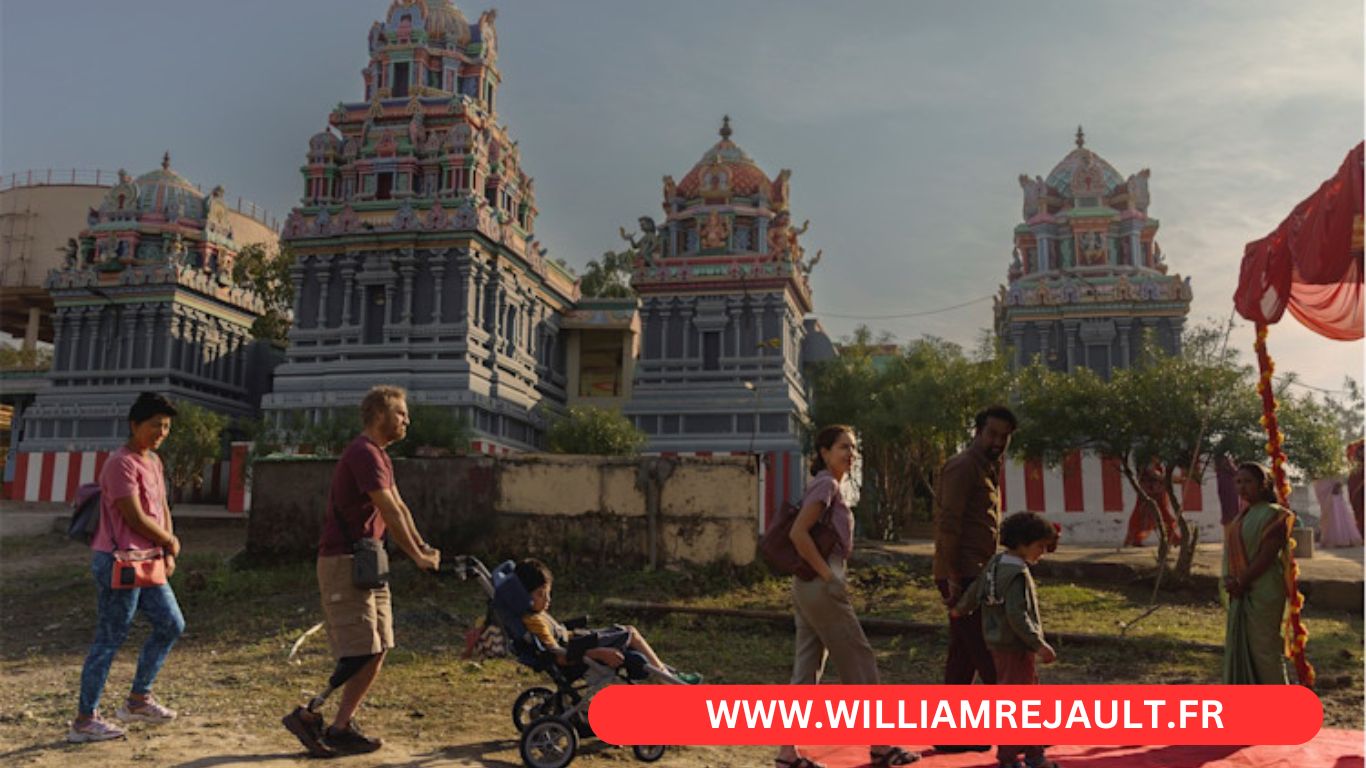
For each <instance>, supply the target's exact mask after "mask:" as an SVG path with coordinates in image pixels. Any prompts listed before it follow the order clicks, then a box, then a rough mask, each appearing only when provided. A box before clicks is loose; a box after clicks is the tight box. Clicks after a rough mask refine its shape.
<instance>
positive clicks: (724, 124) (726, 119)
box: [721, 115, 731, 139]
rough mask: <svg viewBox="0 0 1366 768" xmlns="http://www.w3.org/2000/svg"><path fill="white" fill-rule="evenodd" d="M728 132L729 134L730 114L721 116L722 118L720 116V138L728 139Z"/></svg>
mask: <svg viewBox="0 0 1366 768" xmlns="http://www.w3.org/2000/svg"><path fill="white" fill-rule="evenodd" d="M730 134H731V130H730V115H724V116H722V118H721V138H722V139H729V138H730Z"/></svg>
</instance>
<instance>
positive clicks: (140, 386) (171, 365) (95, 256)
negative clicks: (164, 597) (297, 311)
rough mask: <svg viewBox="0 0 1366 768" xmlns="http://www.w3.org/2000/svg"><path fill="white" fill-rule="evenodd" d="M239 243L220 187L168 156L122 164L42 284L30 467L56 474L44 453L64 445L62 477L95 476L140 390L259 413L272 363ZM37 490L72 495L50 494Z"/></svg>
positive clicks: (27, 431)
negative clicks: (192, 175) (45, 362)
mask: <svg viewBox="0 0 1366 768" xmlns="http://www.w3.org/2000/svg"><path fill="white" fill-rule="evenodd" d="M238 248H239V245H238V242H237V240H236V239H235V238H234V217H233V216H232V212H231V210H230V209H229V208H228V206H227V204H226V202H225V200H224V197H223V189H222V187H216V188H215V189H214V190H213V191H212V192H211V193H210V194H208V195H205V194H203V193H202V192H200V191H199V190H198V189H197V188H196V187H195V186H194V185H193V184H191V183H190V182H189V181H188V180H186V179H185V177H183V176H181V175H180V174H178V173H176V172H175V171H174V170H172V169H171V163H170V155H169V154H168V155H166V156H165V157H164V158H163V159H162V162H161V167H160V168H158V169H156V170H153V171H151V172H150V173H146V174H143V175H141V176H139V177H137V178H136V179H134V178H132V177H130V176H129V175H128V174H127V173H125V172H123V171H119V174H118V184H116V185H115V186H114V187H113V188H112V189H110V190H109V192H108V193H107V194H106V195H105V196H104V200H103V202H101V203H100V206H99V208H98V209H91V211H90V215H89V219H88V226H87V228H86V229H85V230H84V231H82V232H81V233H80V235H79V237H77V238H75V239H74V240H73V241H72V243H71V244H70V246H69V248H68V250H67V254H66V262H65V264H64V266H63V267H62V268H61V269H57V270H54V271H53V272H52V273H51V274H50V275H49V277H48V279H47V282H46V288H47V289H48V290H49V291H50V292H51V294H52V302H53V305H54V314H53V332H54V343H53V361H52V368H51V370H50V371H49V372H48V382H49V384H48V387H47V388H46V389H44V390H43V391H41V392H39V393H38V395H37V397H36V398H35V400H34V403H33V405H32V406H30V407H29V408H28V409H26V410H25V411H24V414H23V419H24V438H23V440H22V442H20V444H19V451H20V457H21V465H22V466H21V470H20V471H21V473H22V472H23V467H39V466H42V467H43V470H42V471H41V472H38V474H39V475H42V474H44V473H47V472H48V471H49V470H48V469H47V467H48V466H49V465H52V462H51V461H49V462H47V463H43V457H41V456H38V455H37V454H42V453H55V454H59V456H58V463H59V464H61V465H62V466H60V467H54V468H53V469H52V470H51V472H52V473H54V474H59V475H60V476H61V480H60V481H61V482H63V483H69V484H70V485H71V487H72V488H74V487H75V484H76V483H77V482H78V481H79V482H88V481H90V478H92V477H93V473H94V469H95V461H96V460H97V454H99V455H100V456H101V457H102V454H103V452H106V451H109V450H112V449H114V448H117V447H118V446H120V445H122V444H123V442H124V441H125V440H127V438H128V423H127V417H128V407H129V405H131V404H132V402H133V400H134V399H136V398H137V395H138V393H139V392H141V391H144V390H152V391H157V392H161V393H163V394H165V395H168V396H169V397H171V398H173V399H176V400H181V401H189V402H193V403H195V404H197V405H201V406H203V407H206V408H209V409H211V410H214V411H217V412H219V413H222V414H225V415H228V416H232V417H241V418H250V417H252V416H254V415H255V412H256V404H257V402H258V401H259V399H260V397H261V393H262V392H263V391H264V389H265V388H266V387H267V385H268V384H269V364H270V361H269V354H268V350H267V349H265V348H264V347H262V346H260V345H258V344H256V343H255V342H253V340H252V337H251V324H252V321H254V320H255V319H256V318H257V317H258V316H259V315H260V314H261V313H262V312H263V311H264V307H263V306H262V303H261V300H260V299H259V298H258V297H257V296H256V294H255V293H254V292H252V291H251V290H249V289H247V288H243V287H239V286H237V285H234V284H233V281H232V267H233V260H234V259H235V258H236V256H237V252H238ZM83 452H88V453H84V455H86V456H88V457H89V458H88V459H87V460H86V461H87V462H88V466H81V461H82V455H83ZM73 457H74V458H73ZM71 462H76V464H77V466H78V469H77V470H76V471H75V472H72V471H71V466H70V465H71ZM50 482H51V481H49V484H50ZM29 485H30V486H31V490H33V491H35V492H36V490H37V486H36V484H29ZM20 498H28V496H25V495H21V496H20ZM33 498H39V497H36V496H34V497H33ZM42 498H43V500H45V501H46V500H50V499H51V500H61V499H63V498H66V496H64V495H62V494H57V493H53V492H51V490H50V489H49V493H48V494H47V495H45V496H43V497H42Z"/></svg>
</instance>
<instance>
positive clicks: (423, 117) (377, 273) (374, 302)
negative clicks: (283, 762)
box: [264, 0, 578, 452]
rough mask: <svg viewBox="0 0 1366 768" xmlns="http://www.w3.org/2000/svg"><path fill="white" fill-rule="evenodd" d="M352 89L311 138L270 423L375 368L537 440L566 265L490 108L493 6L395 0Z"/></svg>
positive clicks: (530, 441) (565, 292) (495, 433)
mask: <svg viewBox="0 0 1366 768" xmlns="http://www.w3.org/2000/svg"><path fill="white" fill-rule="evenodd" d="M369 50H370V63H369V65H368V66H367V67H366V68H365V69H364V70H363V72H362V75H363V81H364V86H365V100H364V101H362V102H357V103H352V104H339V105H337V107H336V109H334V110H333V111H332V113H331V115H330V116H329V118H328V127H327V129H326V130H324V131H322V132H321V133H318V134H317V135H315V136H313V138H312V139H310V140H309V144H308V162H307V164H306V165H305V166H304V167H303V169H302V172H303V182H304V196H303V199H302V201H301V204H300V205H299V207H297V208H295V209H294V211H293V212H292V213H291V214H290V216H289V218H288V220H287V222H286V224H285V228H284V232H283V240H284V241H285V242H286V243H287V244H288V246H289V247H290V248H291V249H292V250H293V252H294V254H295V256H296V259H297V261H296V264H295V268H294V282H295V288H296V290H297V298H296V300H295V321H294V327H293V330H292V331H291V332H290V346H289V352H288V358H287V361H286V363H285V364H284V365H282V366H281V367H280V368H279V369H277V371H276V376H275V387H274V392H273V393H272V394H271V395H269V396H268V397H267V398H266V400H265V402H264V407H265V408H266V409H267V410H268V411H269V412H270V413H271V414H273V416H274V418H275V419H276V421H277V423H280V422H283V421H284V416H285V414H287V413H289V412H297V411H302V412H304V413H305V415H306V416H307V417H308V418H309V419H314V420H316V419H320V418H323V417H325V416H326V415H327V414H328V413H329V412H330V411H335V410H338V409H343V410H354V409H355V408H356V406H357V404H358V403H359V402H360V398H361V396H362V395H363V394H364V392H365V391H366V390H367V389H369V388H370V387H371V386H373V385H375V384H380V383H386V384H397V385H399V386H402V387H405V388H407V389H408V391H409V397H410V401H411V402H414V403H425V404H433V405H440V406H446V407H449V408H451V409H452V410H454V411H455V412H457V413H458V414H459V415H461V416H463V417H465V418H466V419H467V420H468V422H469V423H470V425H471V426H472V427H473V428H474V430H475V432H476V434H477V436H478V439H477V444H476V447H478V448H480V449H482V450H485V451H488V452H503V451H506V450H510V449H528V448H535V447H537V446H538V445H539V444H540V442H541V436H542V433H543V430H544V427H545V418H546V414H547V409H546V408H542V407H541V406H548V409H549V411H550V412H552V413H553V412H554V411H555V410H556V409H558V408H559V407H562V405H563V403H564V401H565V384H566V378H565V371H564V367H565V361H564V354H563V350H562V349H561V347H560V342H559V333H558V328H559V325H558V324H559V317H560V314H561V313H562V312H563V311H564V310H565V309H566V308H567V307H569V306H570V305H571V304H572V302H573V301H574V299H575V298H576V296H577V290H578V289H577V286H576V283H575V280H574V278H573V277H572V276H571V275H570V274H569V273H568V271H566V270H565V269H563V268H562V267H560V266H559V265H557V264H556V263H554V262H553V261H551V260H549V259H547V258H546V257H545V253H546V251H545V249H544V248H542V247H541V245H540V243H539V242H537V241H536V239H535V235H534V234H533V233H534V230H535V222H536V213H537V211H536V198H535V187H534V185H533V183H532V179H531V177H530V176H528V175H526V173H524V172H523V170H522V167H521V156H520V152H519V150H518V148H517V144H516V142H514V141H513V140H512V139H511V137H510V136H509V134H508V130H507V128H506V126H502V125H500V124H499V123H498V119H497V118H498V113H497V109H496V104H497V96H498V88H499V86H500V84H501V77H500V75H499V73H498V68H497V66H496V63H497V37H496V34H495V30H494V12H493V11H491V10H490V11H486V12H485V13H484V14H483V15H481V16H480V17H479V20H478V22H477V23H473V24H471V23H469V22H468V21H467V20H466V19H465V17H464V15H463V14H461V12H460V11H459V10H458V9H457V8H456V7H455V6H454V5H452V4H451V3H450V2H449V0H395V2H393V3H392V4H391V5H390V7H389V11H388V13H387V14H386V16H385V19H384V21H382V22H376V23H375V24H374V26H373V27H371V29H370V35H369Z"/></svg>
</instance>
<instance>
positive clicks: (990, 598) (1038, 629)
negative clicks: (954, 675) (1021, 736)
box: [951, 512, 1058, 768]
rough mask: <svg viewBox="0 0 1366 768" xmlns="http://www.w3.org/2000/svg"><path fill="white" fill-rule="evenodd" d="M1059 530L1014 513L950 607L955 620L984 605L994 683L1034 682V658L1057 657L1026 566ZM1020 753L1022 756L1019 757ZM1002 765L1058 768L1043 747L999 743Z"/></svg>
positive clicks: (1036, 516) (1049, 549)
mask: <svg viewBox="0 0 1366 768" xmlns="http://www.w3.org/2000/svg"><path fill="white" fill-rule="evenodd" d="M1057 542H1058V529H1057V528H1055V527H1054V526H1053V524H1052V523H1050V522H1048V520H1047V519H1045V518H1044V516H1043V515H1040V514H1038V513H1035V512H1016V513H1015V514H1013V515H1011V516H1010V517H1007V518H1006V519H1005V522H1003V523H1002V524H1001V546H1002V547H1004V548H1005V551H1004V552H998V553H996V554H995V555H993V556H992V558H991V559H990V560H988V561H987V564H986V566H985V567H984V568H983V569H982V574H981V576H980V577H978V578H977V579H974V580H973V582H972V586H971V587H970V588H969V589H968V591H967V592H966V593H964V595H963V597H962V598H961V599H960V600H959V601H958V603H957V605H955V606H954V607H953V610H952V611H951V614H952V615H953V617H954V618H958V617H960V616H966V615H968V614H970V613H972V612H973V611H975V610H977V608H978V606H980V607H981V609H982V636H983V637H984V638H985V639H986V642H987V648H989V649H990V650H991V658H992V661H993V662H995V664H996V684H997V685H1038V684H1039V675H1038V672H1037V671H1036V669H1035V657H1036V656H1037V657H1038V659H1039V660H1040V661H1042V662H1043V663H1045V664H1052V663H1053V662H1054V661H1055V660H1057V658H1058V654H1057V652H1056V651H1054V650H1053V646H1051V645H1049V644H1048V641H1047V640H1045V639H1044V634H1043V623H1042V621H1041V620H1040V619H1039V599H1038V594H1037V592H1036V590H1035V587H1034V577H1033V576H1032V575H1031V574H1030V572H1029V566H1031V565H1035V564H1036V563H1038V562H1039V561H1040V560H1042V559H1043V556H1044V555H1045V554H1047V553H1048V552H1052V551H1053V550H1054V549H1056V548H1057ZM1021 754H1023V756H1024V760H1023V761H1021V760H1020V759H1019V758H1020V756H1021ZM996 760H997V762H998V763H999V764H1000V768H1058V764H1057V763H1055V762H1053V761H1052V760H1049V759H1048V758H1047V757H1046V756H1045V755H1044V748H1043V747H1042V746H1000V747H997V749H996Z"/></svg>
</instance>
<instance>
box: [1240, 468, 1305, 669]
mask: <svg viewBox="0 0 1366 768" xmlns="http://www.w3.org/2000/svg"><path fill="white" fill-rule="evenodd" d="M1237 488H1238V495H1239V496H1240V497H1242V499H1243V500H1244V501H1246V502H1247V505H1248V506H1247V508H1246V509H1245V510H1244V511H1243V512H1241V513H1240V514H1239V515H1238V516H1237V517H1235V518H1234V519H1233V520H1231V521H1229V523H1228V525H1226V526H1225V527H1224V570H1223V574H1224V591H1225V592H1226V593H1227V594H1228V621H1227V624H1226V627H1225V634H1224V679H1223V682H1224V683H1225V684H1228V685H1252V684H1282V685H1284V684H1286V683H1288V682H1289V681H1288V680H1287V679H1286V674H1285V649H1286V646H1285V636H1284V634H1283V631H1282V627H1283V626H1284V622H1285V602H1286V577H1287V569H1288V567H1289V565H1290V563H1291V560H1290V558H1289V554H1288V552H1287V546H1286V545H1287V542H1288V541H1289V538H1288V531H1289V528H1290V526H1291V525H1292V524H1293V522H1294V517H1295V516H1294V513H1292V512H1291V511H1290V510H1288V509H1286V508H1285V507H1282V506H1281V505H1280V504H1278V503H1277V500H1276V490H1275V487H1274V486H1273V485H1272V478H1271V473H1270V472H1268V471H1267V470H1266V469H1265V468H1263V467H1262V466H1261V465H1260V464H1254V463H1246V464H1242V465H1240V466H1239V467H1238V478H1237Z"/></svg>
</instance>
